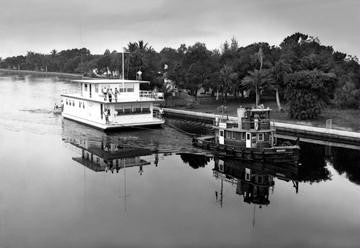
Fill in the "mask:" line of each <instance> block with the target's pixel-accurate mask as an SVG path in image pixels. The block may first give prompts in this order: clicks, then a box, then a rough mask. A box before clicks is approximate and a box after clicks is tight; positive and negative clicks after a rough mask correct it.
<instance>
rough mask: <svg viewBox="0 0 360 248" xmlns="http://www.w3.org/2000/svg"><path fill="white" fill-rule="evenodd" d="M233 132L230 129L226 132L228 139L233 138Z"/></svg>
mask: <svg viewBox="0 0 360 248" xmlns="http://www.w3.org/2000/svg"><path fill="white" fill-rule="evenodd" d="M231 133H232V132H229V131H226V132H225V134H226V138H227V139H231Z"/></svg>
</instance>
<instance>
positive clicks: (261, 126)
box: [241, 119, 270, 130]
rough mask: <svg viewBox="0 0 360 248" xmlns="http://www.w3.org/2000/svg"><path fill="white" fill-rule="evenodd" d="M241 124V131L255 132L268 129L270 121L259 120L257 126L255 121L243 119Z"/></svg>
mask: <svg viewBox="0 0 360 248" xmlns="http://www.w3.org/2000/svg"><path fill="white" fill-rule="evenodd" d="M241 122H242V128H243V129H256V130H265V129H270V119H262V120H259V121H258V122H257V124H256V121H255V120H247V119H245V120H244V119H243V120H242V121H241ZM256 127H257V128H256Z"/></svg>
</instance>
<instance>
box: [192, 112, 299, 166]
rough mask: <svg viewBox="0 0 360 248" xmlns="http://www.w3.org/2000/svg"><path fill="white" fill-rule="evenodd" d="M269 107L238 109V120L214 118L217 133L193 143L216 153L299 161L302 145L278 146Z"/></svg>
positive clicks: (234, 156) (272, 161) (278, 160)
mask: <svg viewBox="0 0 360 248" xmlns="http://www.w3.org/2000/svg"><path fill="white" fill-rule="evenodd" d="M270 112H271V109H270V108H264V107H263V106H259V107H256V108H241V107H240V108H238V109H237V117H238V118H237V120H236V121H235V120H228V118H224V117H223V116H221V117H217V118H216V119H215V125H214V126H213V128H214V129H215V135H212V136H202V137H194V138H193V145H194V146H197V147H201V148H204V149H208V150H212V151H214V152H215V154H216V155H219V156H224V157H231V158H236V159H242V160H245V161H260V162H269V163H295V164H298V161H299V152H300V147H299V145H298V141H299V140H297V144H296V145H281V146H278V145H276V138H275V132H276V130H275V128H274V127H272V126H271V121H270Z"/></svg>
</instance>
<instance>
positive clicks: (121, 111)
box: [115, 108, 124, 115]
mask: <svg viewBox="0 0 360 248" xmlns="http://www.w3.org/2000/svg"><path fill="white" fill-rule="evenodd" d="M115 111H116V113H117V115H123V114H124V110H123V109H122V108H118V109H115Z"/></svg>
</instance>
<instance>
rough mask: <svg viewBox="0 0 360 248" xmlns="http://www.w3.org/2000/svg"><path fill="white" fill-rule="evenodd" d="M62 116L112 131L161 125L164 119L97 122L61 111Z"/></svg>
mask: <svg viewBox="0 0 360 248" xmlns="http://www.w3.org/2000/svg"><path fill="white" fill-rule="evenodd" d="M62 116H63V118H65V119H69V120H72V121H76V122H78V123H81V124H84V125H87V126H91V127H94V128H97V129H100V130H103V131H114V130H118V129H134V128H135V129H139V128H144V127H146V128H150V127H161V126H162V124H164V123H165V121H164V120H162V119H155V118H154V120H153V121H147V122H137V123H122V124H120V123H113V124H103V123H98V122H94V121H90V120H87V119H83V118H80V117H76V116H73V115H69V114H65V113H62Z"/></svg>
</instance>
